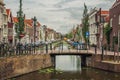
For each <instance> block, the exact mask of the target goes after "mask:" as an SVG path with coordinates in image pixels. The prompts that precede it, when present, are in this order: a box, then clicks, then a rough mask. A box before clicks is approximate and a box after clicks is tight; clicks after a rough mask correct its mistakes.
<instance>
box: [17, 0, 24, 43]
mask: <svg viewBox="0 0 120 80" xmlns="http://www.w3.org/2000/svg"><path fill="white" fill-rule="evenodd" d="M17 19H18V23H16V33H17V37H18V38H19V41H20V39H21V37H20V36H21V35H23V34H24V14H23V11H22V0H20V9H19V11H18V12H17Z"/></svg>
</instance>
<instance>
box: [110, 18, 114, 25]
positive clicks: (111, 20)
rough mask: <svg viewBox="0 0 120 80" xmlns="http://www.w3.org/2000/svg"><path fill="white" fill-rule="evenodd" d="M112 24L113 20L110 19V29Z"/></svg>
mask: <svg viewBox="0 0 120 80" xmlns="http://www.w3.org/2000/svg"><path fill="white" fill-rule="evenodd" d="M112 22H113V19H112V18H111V19H110V27H112Z"/></svg>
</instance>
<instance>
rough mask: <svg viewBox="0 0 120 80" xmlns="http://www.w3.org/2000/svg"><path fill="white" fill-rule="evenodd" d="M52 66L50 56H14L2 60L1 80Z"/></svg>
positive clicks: (0, 62)
mask: <svg viewBox="0 0 120 80" xmlns="http://www.w3.org/2000/svg"><path fill="white" fill-rule="evenodd" d="M50 66H52V63H51V57H50V55H49V54H39V55H27V56H24V55H23V56H14V57H9V58H1V59H0V80H4V79H7V78H10V77H15V76H19V75H22V74H26V73H30V72H33V71H36V70H39V69H42V68H47V67H50Z"/></svg>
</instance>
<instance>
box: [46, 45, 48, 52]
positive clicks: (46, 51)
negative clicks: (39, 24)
mask: <svg viewBox="0 0 120 80" xmlns="http://www.w3.org/2000/svg"><path fill="white" fill-rule="evenodd" d="M46 53H48V44H46Z"/></svg>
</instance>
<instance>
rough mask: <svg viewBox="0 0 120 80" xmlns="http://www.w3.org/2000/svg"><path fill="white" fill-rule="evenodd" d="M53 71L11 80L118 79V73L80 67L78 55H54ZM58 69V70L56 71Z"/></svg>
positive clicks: (36, 72)
mask: <svg viewBox="0 0 120 80" xmlns="http://www.w3.org/2000/svg"><path fill="white" fill-rule="evenodd" d="M51 68H52V70H53V71H49V69H48V71H49V72H44V73H42V72H40V70H39V71H35V72H32V73H29V74H25V75H22V76H19V77H16V78H14V79H11V80H120V74H119V73H113V72H108V71H103V70H99V69H93V68H90V67H81V58H80V56H69V55H68V56H56V64H55V67H51ZM57 70H59V71H57Z"/></svg>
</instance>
